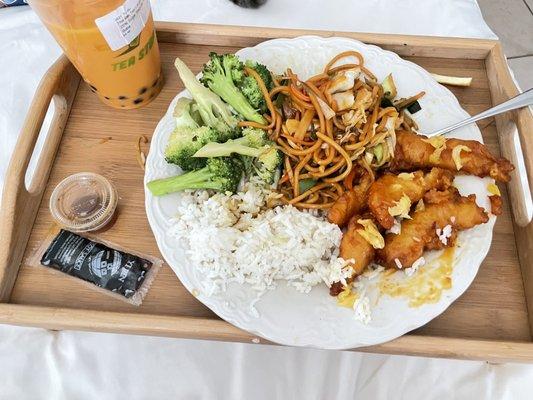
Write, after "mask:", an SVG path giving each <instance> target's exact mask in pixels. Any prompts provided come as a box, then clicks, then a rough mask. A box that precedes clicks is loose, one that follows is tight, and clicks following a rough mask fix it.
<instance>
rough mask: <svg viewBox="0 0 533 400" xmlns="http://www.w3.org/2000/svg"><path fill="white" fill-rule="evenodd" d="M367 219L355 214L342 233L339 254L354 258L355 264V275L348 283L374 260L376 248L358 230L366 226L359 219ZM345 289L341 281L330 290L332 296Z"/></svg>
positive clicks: (345, 257) (347, 258)
mask: <svg viewBox="0 0 533 400" xmlns="http://www.w3.org/2000/svg"><path fill="white" fill-rule="evenodd" d="M360 219H365V217H362V216H361V215H359V214H357V215H354V216H353V217H352V218H351V219H350V222H349V224H348V228H347V229H346V232H345V233H344V234H343V235H342V240H341V245H340V248H339V256H340V257H342V258H344V259H345V260H350V259H353V260H354V264H351V266H352V269H353V275H352V276H351V277H350V278H348V279H347V281H348V283H350V282H351V281H353V278H355V277H356V276H357V275H359V274H360V273H362V272H363V271H364V270H365V268H366V267H367V266H368V264H370V263H371V262H372V260H374V255H375V250H374V247H372V245H371V244H370V243H369V242H368V241H367V240H366V239H365V238H364V237H363V236H361V235H360V234H359V232H357V230H358V229H363V230H364V227H363V226H362V225H361V224H359V223H358V222H357V221H358V220H360ZM342 290H343V285H342V283H341V282H335V283H334V284H333V285H332V286H331V287H330V290H329V293H330V294H331V295H332V296H337V295H338V294H339V293H340V292H342Z"/></svg>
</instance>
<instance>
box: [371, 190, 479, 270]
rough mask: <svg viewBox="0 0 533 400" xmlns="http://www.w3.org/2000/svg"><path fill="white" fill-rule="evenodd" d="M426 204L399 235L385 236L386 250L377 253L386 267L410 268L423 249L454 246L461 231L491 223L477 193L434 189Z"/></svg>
mask: <svg viewBox="0 0 533 400" xmlns="http://www.w3.org/2000/svg"><path fill="white" fill-rule="evenodd" d="M424 201H425V203H426V205H425V208H424V209H423V210H419V211H416V212H415V213H414V214H413V215H412V219H404V220H403V221H402V225H401V231H400V233H399V234H397V235H395V234H393V233H388V234H387V235H386V236H385V247H384V248H383V249H380V250H377V258H378V260H379V261H380V262H381V263H382V264H383V265H384V266H385V267H388V268H408V267H410V266H411V265H413V263H414V262H415V261H416V260H418V259H419V258H420V257H422V255H423V254H424V250H435V249H440V248H443V247H449V246H453V244H454V242H455V237H456V234H457V232H458V231H461V230H464V229H468V228H472V227H474V226H476V225H479V224H482V223H485V222H487V221H488V220H489V217H488V215H487V213H486V212H485V210H484V209H483V208H481V207H479V206H478V205H477V204H476V196H475V195H474V194H471V195H470V196H468V197H463V196H461V195H460V194H459V192H458V190H457V189H456V188H454V187H450V188H449V189H448V190H446V191H444V192H438V191H435V190H432V191H430V192H428V193H427V194H426V196H424ZM448 225H449V227H447V226H448ZM450 228H451V229H450ZM446 233H447V234H446ZM439 234H440V236H439Z"/></svg>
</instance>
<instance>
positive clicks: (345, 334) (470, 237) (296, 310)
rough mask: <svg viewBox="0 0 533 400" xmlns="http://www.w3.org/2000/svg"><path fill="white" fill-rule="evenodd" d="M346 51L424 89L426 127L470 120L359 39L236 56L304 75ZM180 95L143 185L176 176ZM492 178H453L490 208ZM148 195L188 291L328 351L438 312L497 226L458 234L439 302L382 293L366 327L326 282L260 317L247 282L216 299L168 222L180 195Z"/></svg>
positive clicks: (286, 340)
mask: <svg viewBox="0 0 533 400" xmlns="http://www.w3.org/2000/svg"><path fill="white" fill-rule="evenodd" d="M345 50H357V51H359V52H360V53H362V54H363V56H364V58H365V65H366V66H367V67H368V68H369V69H370V70H371V71H372V72H373V73H374V74H375V75H376V76H377V77H378V79H380V80H382V79H383V78H384V77H385V76H386V75H388V74H389V73H391V72H392V73H393V75H394V80H395V82H396V85H397V88H398V96H399V97H407V96H409V95H413V94H415V93H418V92H419V91H421V90H425V91H426V95H425V96H424V97H423V98H422V99H421V100H420V104H421V106H422V110H421V111H419V112H418V113H416V115H415V119H416V121H417V122H418V124H419V125H420V129H421V131H422V132H425V131H426V132H429V131H432V130H434V129H437V128H441V127H444V126H447V125H448V124H451V123H453V122H457V121H459V120H461V119H463V118H465V117H468V114H467V113H466V112H465V111H464V110H463V109H462V108H461V107H460V105H459V103H458V101H457V99H456V98H455V97H454V95H453V94H452V93H451V92H450V91H449V90H448V89H446V88H445V87H443V86H441V85H439V84H438V83H437V82H436V81H435V80H434V79H433V78H432V77H431V75H430V74H429V73H428V72H427V71H425V70H424V69H422V68H420V67H419V66H417V65H415V64H413V63H411V62H409V61H405V60H403V59H401V58H400V57H399V56H398V55H396V54H394V53H392V52H389V51H385V50H382V49H380V48H379V47H376V46H371V45H367V44H364V43H361V42H359V41H356V40H352V39H347V38H340V37H335V38H327V39H326V38H320V37H315V36H303V37H298V38H295V39H275V40H270V41H267V42H263V43H261V44H259V45H257V46H255V47H252V48H245V49H242V50H240V51H239V52H238V53H237V54H238V56H239V57H240V58H241V59H243V60H245V59H252V60H256V61H259V62H261V63H263V64H265V65H267V66H268V67H269V68H270V69H271V70H272V71H274V72H275V73H281V72H283V71H284V70H285V69H286V68H287V67H291V68H292V70H293V71H294V72H295V73H297V74H298V76H300V77H301V78H304V79H305V78H307V77H309V76H311V75H314V74H316V73H318V72H319V71H321V70H322V68H323V67H324V65H325V64H326V63H327V62H328V61H329V60H330V59H331V58H332V57H333V56H335V55H336V54H338V53H340V52H342V51H345ZM176 73H177V72H176ZM182 96H188V97H190V95H188V93H187V92H186V91H184V92H182V93H180V94H178V95H177V96H176V98H175V99H174V100H173V101H172V103H171V104H170V105H169V109H168V111H167V113H166V114H165V116H164V117H163V118H162V119H161V121H160V122H159V124H158V125H157V128H156V130H155V133H154V135H153V138H152V143H151V148H150V153H149V155H148V159H147V162H146V174H145V183H146V182H148V181H151V180H153V179H157V178H161V177H167V176H171V175H174V174H177V173H179V168H177V167H175V166H172V165H168V164H167V163H166V162H165V160H164V156H163V152H164V148H165V145H166V142H167V139H168V137H169V135H170V133H171V132H172V130H173V129H174V120H173V118H172V110H173V109H174V105H175V102H176V100H177V99H178V98H179V97H182ZM453 136H456V137H460V138H464V139H475V140H479V141H481V140H482V139H481V134H480V132H479V130H478V128H477V127H476V125H471V126H469V127H466V128H463V129H461V130H458V131H456V132H454V134H453ZM489 181H490V180H488V179H480V178H476V177H460V178H457V179H456V185H457V186H458V187H459V189H460V191H461V193H462V194H469V193H475V194H476V195H477V198H478V203H479V204H480V205H481V206H484V207H488V199H487V190H486V187H487V184H488V182H489ZM145 195H146V213H147V214H148V219H149V221H150V226H151V228H152V231H153V232H154V235H155V238H156V240H157V244H158V246H159V249H160V251H161V253H162V254H163V256H164V257H165V259H166V261H167V262H168V264H169V265H170V266H171V267H172V269H173V270H174V272H175V273H176V275H177V276H178V278H179V279H180V280H181V282H182V283H183V284H184V285H185V287H186V288H187V289H188V290H189V291H190V292H193V290H194V293H195V294H196V295H197V298H198V300H200V301H201V302H202V303H204V304H205V305H206V306H207V307H209V308H210V309H211V310H213V311H214V312H215V313H217V314H218V315H219V316H220V317H221V318H223V319H225V320H226V321H228V322H230V323H232V324H233V325H235V326H237V327H239V328H241V329H245V330H247V331H249V332H252V333H254V334H256V335H258V336H261V337H263V338H266V339H268V340H270V341H273V342H277V343H281V344H286V345H296V346H311V347H318V348H327V349H347V348H354V347H359V346H369V345H374V344H378V343H382V342H386V341H389V340H392V339H394V338H396V337H398V336H401V335H403V334H404V333H406V332H408V331H411V330H413V329H416V328H418V327H420V326H422V325H424V324H426V323H427V322H429V321H430V320H432V319H433V318H435V317H436V316H438V315H439V314H440V313H442V312H443V311H444V310H446V308H447V307H448V306H449V305H450V304H451V303H452V302H453V301H454V300H455V299H457V298H458V297H459V296H460V295H461V294H462V293H463V292H464V291H465V290H466V289H467V288H468V286H469V285H470V284H471V282H472V280H473V279H474V277H475V276H476V273H477V271H478V268H479V265H480V264H481V262H482V261H483V259H484V258H485V256H486V254H487V252H488V250H489V247H490V243H491V238H492V228H493V225H494V218H491V220H490V221H489V222H488V223H487V224H484V225H480V226H477V227H475V228H473V229H470V230H468V231H465V232H461V233H460V235H459V243H460V244H461V246H460V247H459V248H458V249H457V250H456V252H455V260H454V270H453V275H452V288H451V289H449V290H447V291H444V292H443V294H442V297H441V298H440V301H438V302H437V303H434V304H426V305H423V306H421V307H418V308H412V307H409V306H408V302H407V301H406V300H405V299H403V298H391V297H388V296H386V295H384V296H382V297H381V299H380V300H379V302H378V303H377V305H375V306H373V310H372V321H371V322H370V323H369V324H368V325H365V324H363V323H361V322H359V321H356V320H355V319H354V315H353V311H352V310H350V309H348V308H342V307H338V306H337V305H336V304H335V301H334V298H332V297H330V296H329V295H328V289H327V288H326V287H325V285H321V286H320V287H315V288H314V289H313V290H312V291H311V292H310V293H308V294H301V293H298V292H296V291H295V290H294V289H292V288H289V287H286V285H285V284H283V283H280V284H279V285H278V287H277V289H275V290H274V291H271V292H269V293H267V294H266V295H265V296H264V297H263V298H262V299H261V300H260V301H259V302H258V303H257V304H256V308H257V311H258V312H259V316H257V314H255V313H254V312H253V310H252V309H251V308H250V303H251V301H252V299H254V297H255V295H254V293H253V291H252V290H251V289H250V288H248V287H247V286H245V285H236V284H232V285H230V286H229V288H228V290H227V291H226V292H224V293H221V294H218V295H214V296H211V297H207V296H205V295H204V294H203V293H202V291H201V288H202V280H203V277H202V275H201V274H199V273H198V271H197V270H196V269H195V268H193V267H192V266H191V265H190V263H189V262H188V260H187V256H186V253H185V249H184V248H183V244H182V243H178V242H177V241H176V240H175V239H173V238H172V237H171V236H170V235H168V234H167V231H168V227H169V225H170V224H169V219H170V218H172V217H173V216H174V215H175V213H176V210H177V205H178V203H179V201H180V195H179V194H173V195H169V196H165V197H160V198H157V197H154V196H152V195H151V194H150V193H149V191H147V190H145Z"/></svg>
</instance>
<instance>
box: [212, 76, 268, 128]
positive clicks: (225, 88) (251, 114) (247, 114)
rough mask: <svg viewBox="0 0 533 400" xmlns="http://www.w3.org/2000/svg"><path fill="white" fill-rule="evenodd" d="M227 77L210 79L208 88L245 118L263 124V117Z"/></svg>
mask: <svg viewBox="0 0 533 400" xmlns="http://www.w3.org/2000/svg"><path fill="white" fill-rule="evenodd" d="M229 79H231V78H228V77H226V78H225V79H212V80H211V81H210V82H209V88H210V89H211V90H212V91H213V92H215V93H217V94H218V95H219V96H220V97H222V99H223V100H224V101H225V102H226V103H228V104H230V105H231V106H232V107H233V108H234V109H235V110H236V111H237V112H238V113H239V114H241V115H242V116H243V117H244V118H245V119H246V120H248V121H254V122H257V123H258V124H264V123H265V122H266V121H265V119H264V118H263V117H262V116H261V115H260V114H259V113H258V112H257V111H256V110H255V109H254V108H253V107H252V106H251V105H250V103H248V100H247V99H246V97H244V95H243V94H242V93H241V92H240V91H239V89H238V88H237V87H236V86H235V85H234V84H233V81H231V82H230V81H229Z"/></svg>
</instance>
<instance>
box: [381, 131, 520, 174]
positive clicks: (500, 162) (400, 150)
mask: <svg viewBox="0 0 533 400" xmlns="http://www.w3.org/2000/svg"><path fill="white" fill-rule="evenodd" d="M427 139H428V138H427V137H426V136H423V135H417V134H416V133H411V132H407V131H398V132H396V140H397V142H396V148H395V152H394V159H393V161H392V164H391V170H395V171H412V170H415V169H424V168H429V167H439V168H444V169H448V170H450V171H454V172H458V169H457V165H456V164H455V162H454V160H453V149H454V148H455V147H457V146H464V147H463V148H462V149H460V151H459V153H457V154H459V155H460V159H461V162H462V167H461V169H460V173H466V174H471V175H477V176H480V177H485V176H490V177H491V178H493V179H495V180H497V181H500V182H509V181H510V180H511V176H510V175H509V174H510V172H511V171H513V170H514V166H513V165H512V164H511V163H510V162H509V161H508V160H506V159H505V158H496V157H494V156H493V155H492V154H491V153H490V152H489V150H488V149H487V147H486V146H485V145H483V144H481V143H479V142H477V141H475V140H461V139H454V138H446V139H445V142H444V143H445V148H444V149H438V148H435V147H434V146H433V145H432V144H431V143H430V142H429V141H428V140H427ZM440 150H442V151H440Z"/></svg>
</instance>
